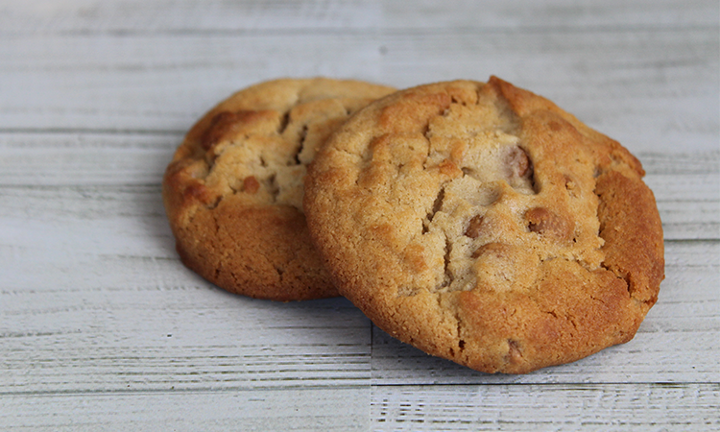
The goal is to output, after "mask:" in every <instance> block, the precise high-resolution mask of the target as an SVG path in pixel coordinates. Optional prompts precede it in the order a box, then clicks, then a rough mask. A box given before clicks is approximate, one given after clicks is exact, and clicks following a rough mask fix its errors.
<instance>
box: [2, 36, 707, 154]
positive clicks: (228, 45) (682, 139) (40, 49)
mask: <svg viewBox="0 0 720 432" xmlns="http://www.w3.org/2000/svg"><path fill="white" fill-rule="evenodd" d="M716 36H717V29H679V30H674V29H671V30H662V29H660V30H656V29H649V30H648V29H639V30H627V31H620V32H614V31H609V30H603V29H595V30H583V31H579V30H578V31H573V30H559V31H556V32H549V33H543V32H540V33H533V32H507V31H501V30H498V31H488V32H474V31H460V30H458V31H454V30H453V31H447V32H442V33H439V34H425V33H422V32H420V33H417V32H398V33H393V34H389V35H379V34H377V33H371V34H368V35H365V36H363V37H361V38H359V37H357V35H351V34H339V35H336V36H333V37H328V36H327V35H317V34H300V35H295V36H293V37H291V38H288V37H287V36H285V35H277V34H265V35H257V34H254V33H251V34H238V35H184V34H183V35H160V36H155V37H148V36H136V35H130V36H123V37H117V36H112V35H99V36H93V37H89V36H84V35H70V36H67V35H54V36H28V37H22V38H17V39H15V40H13V41H12V43H7V44H0V58H3V63H2V65H0V82H1V83H3V84H2V85H3V88H4V90H3V96H4V97H3V98H2V99H0V114H1V115H0V129H2V130H6V131H21V132H22V131H43V130H45V131H51V132H52V131H63V130H65V131H92V130H96V131H103V130H111V131H174V132H176V133H182V132H184V131H186V130H187V129H188V128H189V126H190V125H191V124H192V123H193V122H194V121H195V120H196V119H197V117H198V116H199V115H200V114H201V113H202V112H204V111H205V110H207V109H208V108H209V107H211V106H212V105H214V104H215V103H216V102H217V101H218V100H220V99H222V98H224V97H226V96H228V95H229V94H230V93H231V92H233V91H235V90H237V89H239V88H241V87H244V86H246V85H250V84H252V83H255V82H258V81H262V80H265V79H270V78H274V77H277V76H307V75H318V74H320V75H329V76H335V77H355V78H360V79H366V80H371V81H377V82H385V83H387V84H391V85H396V86H398V87H406V86H411V85H416V84H421V83H426V82H431V81H438V80H447V79H454V78H468V79H478V80H485V79H487V77H488V76H489V75H491V74H496V75H498V76H500V77H503V78H505V79H508V80H510V81H512V82H514V83H516V84H517V85H520V86H522V87H525V88H529V89H532V90H533V91H535V92H536V93H539V94H542V95H544V96H547V97H548V98H550V99H552V100H554V101H555V102H557V103H558V104H559V105H560V106H562V107H563V108H566V109H567V110H568V111H570V112H573V113H574V114H576V115H577V116H578V117H579V118H580V119H582V120H584V121H586V122H587V123H588V124H589V125H591V126H593V127H596V128H597V129H599V130H601V131H603V132H604V133H606V134H608V135H610V136H612V137H614V138H616V139H618V140H620V141H621V142H623V143H624V144H625V145H626V146H628V147H630V148H634V149H636V151H648V152H676V153H677V152H688V151H711V150H716V149H717V139H716V138H717V136H718V133H720V120H718V119H719V118H720V107H718V103H717V100H718V94H720V90H719V88H718V86H719V84H718V79H717V77H718V70H719V69H720V49H719V41H718V38H717V37H716ZM278 59H282V61H278ZM58 83H62V85H58Z"/></svg>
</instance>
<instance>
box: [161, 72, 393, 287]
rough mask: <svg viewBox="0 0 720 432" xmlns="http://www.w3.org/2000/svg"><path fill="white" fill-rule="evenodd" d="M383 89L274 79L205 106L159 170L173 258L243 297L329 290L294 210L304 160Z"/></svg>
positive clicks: (297, 209) (326, 277)
mask: <svg viewBox="0 0 720 432" xmlns="http://www.w3.org/2000/svg"><path fill="white" fill-rule="evenodd" d="M392 91H394V89H392V88H390V87H385V86H380V85H375V84H370V83H365V82H361V81H352V80H333V79H326V78H315V79H279V80H274V81H268V82H264V83H260V84H257V85H254V86H251V87H248V88H246V89H244V90H241V91H239V92H237V93H235V94H234V95H232V96H230V97H229V98H228V99H227V100H225V101H223V102H221V103H220V104H219V105H217V106H216V107H215V108H213V109H212V110H211V111H210V112H208V113H207V114H206V115H205V116H204V117H203V118H202V119H200V120H199V121H198V122H197V123H196V124H195V125H194V126H193V127H192V129H191V130H190V131H189V132H188V134H187V136H186V137H185V140H184V141H183V143H182V145H181V146H180V147H179V148H178V149H177V151H176V152H175V155H174V157H173V160H172V162H171V163H170V165H169V166H168V167H167V170H166V172H165V176H164V178H163V200H164V204H165V209H166V212H167V215H168V219H169V221H170V226H171V228H172V232H173V234H174V236H175V238H176V246H177V251H178V253H179V254H180V257H181V259H182V262H183V263H184V264H185V265H186V266H187V267H189V268H190V269H192V270H194V271H195V272H197V273H198V274H200V275H201V276H203V277H204V278H206V279H207V280H209V281H211V282H213V283H215V284H216V285H218V286H219V287H221V288H224V289H226V290H228V291H231V292H234V293H238V294H244V295H247V296H251V297H256V298H263V299H272V300H281V301H290V300H307V299H315V298H324V297H332V296H336V295H337V291H336V290H335V288H334V287H333V286H332V283H331V281H330V278H329V275H328V273H327V271H326V270H324V268H323V266H322V263H321V261H320V259H319V257H318V255H317V253H316V252H315V249H314V248H313V246H312V245H311V241H310V236H309V234H308V230H307V225H306V223H305V216H304V214H303V211H302V200H303V177H304V176H305V171H306V166H307V164H308V163H309V162H310V161H311V160H312V158H313V157H314V156H315V152H316V151H317V148H318V146H320V145H321V144H322V143H324V141H325V140H326V139H327V137H328V135H329V134H330V133H331V132H332V131H333V130H334V129H335V128H336V127H337V126H338V125H340V124H342V123H343V122H344V121H345V120H346V119H347V118H348V117H349V116H350V115H351V114H352V113H353V112H355V111H357V110H358V109H360V108H361V107H364V106H365V105H367V104H368V103H369V102H371V101H372V100H374V99H376V98H378V97H381V96H384V95H386V94H388V93H390V92H392Z"/></svg>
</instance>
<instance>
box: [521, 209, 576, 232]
mask: <svg viewBox="0 0 720 432" xmlns="http://www.w3.org/2000/svg"><path fill="white" fill-rule="evenodd" d="M525 220H527V222H528V229H529V230H530V231H532V232H535V233H538V234H540V235H551V236H554V237H558V238H560V239H568V238H569V237H570V235H571V234H572V226H571V224H570V222H569V221H567V220H565V219H563V218H562V217H560V216H558V215H556V214H555V213H552V212H551V211H549V210H548V209H546V208H544V207H535V208H532V209H530V210H528V211H527V213H525Z"/></svg>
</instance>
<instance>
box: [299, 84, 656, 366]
mask: <svg viewBox="0 0 720 432" xmlns="http://www.w3.org/2000/svg"><path fill="white" fill-rule="evenodd" d="M643 175H644V171H643V169H642V167H641V165H640V162H639V161H638V160H637V159H636V158H635V157H633V156H632V155H631V154H630V153H629V152H628V151H627V150H626V149H625V148H623V147H622V146H621V145H620V144H619V143H617V142H616V141H613V140H612V139H610V138H608V137H606V136H604V135H602V134H600V133H598V132H596V131H594V130H592V129H590V128H589V127H587V126H585V125H584V124H582V123H581V122H580V121H578V120H577V119H576V118H575V117H573V116H572V115H570V114H568V113H566V112H564V111H563V110H561V109H560V108H558V107H557V106H556V105H554V104H553V103H552V102H550V101H548V100H546V99H544V98H542V97H540V96H537V95H534V94H533V93H530V92H528V91H525V90H522V89H519V88H516V87H514V86H513V85H511V84H509V83H507V82H504V81H502V80H500V79H498V78H495V77H491V79H490V80H489V82H488V83H487V84H483V83H479V82H472V81H454V82H444V83H437V84H429V85H424V86H420V87H416V88H412V89H408V90H404V91H400V92H397V93H395V94H393V95H391V96H388V97H386V98H383V99H380V100H378V101H376V102H374V103H372V104H370V105H369V106H367V107H366V108H364V109H363V110H361V111H360V112H358V113H357V114H356V115H355V116H353V118H352V119H350V120H349V121H348V122H347V123H345V124H344V125H343V126H342V127H341V128H339V129H338V130H337V131H336V132H335V134H334V135H333V137H332V138H331V139H329V140H328V143H327V145H326V146H325V147H324V148H323V149H322V150H321V151H320V152H319V153H318V155H317V157H316V158H315V161H314V162H313V164H312V165H311V166H310V169H309V172H308V175H307V177H306V183H305V187H306V193H305V212H306V215H307V220H308V225H309V228H310V232H311V235H312V237H313V239H314V241H315V242H316V246H317V247H318V250H319V251H320V253H321V255H322V256H323V258H324V260H325V261H326V265H327V267H328V269H329V270H330V272H331V274H332V276H333V279H334V282H335V284H336V286H337V287H338V290H339V291H340V293H341V294H342V295H344V296H346V297H347V298H348V299H350V300H351V301H352V302H353V303H354V304H355V305H357V306H358V307H359V308H360V309H361V310H362V311H363V312H364V313H365V314H366V315H367V316H368V317H369V318H370V319H371V320H372V321H373V322H374V323H375V324H376V325H378V326H379V327H380V328H382V329H383V330H385V331H386V332H388V333H389V334H391V335H392V336H394V337H396V338H398V339H400V340H401V341H404V342H406V343H409V344H412V345H414V346H416V347H418V348H420V349H422V350H424V351H425V352H427V353H429V354H433V355H435V356H440V357H444V358H447V359H450V360H453V361H455V362H457V363H460V364H462V365H466V366H468V367H470V368H473V369H476V370H479V371H483V372H489V373H495V372H503V373H526V372H530V371H532V370H535V369H538V368H541V367H545V366H550V365H556V364H561V363H566V362H571V361H574V360H577V359H580V358H583V357H585V356H588V355H590V354H592V353H595V352H597V351H599V350H601V349H603V348H605V347H608V346H611V345H614V344H618V343H623V342H627V341H629V340H630V339H631V338H632V337H633V336H634V334H635V332H636V331H637V328H638V326H639V325H640V322H641V321H642V320H643V318H644V316H645V314H646V313H647V311H648V310H649V309H650V307H651V306H652V305H653V304H654V303H655V301H656V299H657V295H658V290H659V285H660V282H661V280H662V279H663V278H664V258H663V237H662V227H661V223H660V218H659V215H658V211H657V207H656V204H655V199H654V197H653V194H652V192H651V191H650V189H648V188H647V186H646V185H645V184H644V183H643V181H642V176H643Z"/></svg>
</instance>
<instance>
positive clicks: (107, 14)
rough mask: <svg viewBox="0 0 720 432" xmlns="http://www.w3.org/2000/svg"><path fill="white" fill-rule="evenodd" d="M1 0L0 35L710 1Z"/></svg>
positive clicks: (525, 23)
mask: <svg viewBox="0 0 720 432" xmlns="http://www.w3.org/2000/svg"><path fill="white" fill-rule="evenodd" d="M11 3H12V2H11V1H9V0H4V1H3V2H0V7H2V6H3V4H6V6H5V8H4V10H3V12H4V13H3V14H2V15H1V16H0V34H33V33H58V32H73V33H85V34H87V33H98V32H101V33H117V34H127V33H132V32H142V33H150V32H154V33H156V32H214V33H217V32H237V31H242V32H247V31H255V32H262V31H266V32H267V31H274V32H288V31H312V32H318V31H327V30H334V31H336V32H339V31H344V32H347V31H355V32H357V31H369V30H373V29H383V30H397V29H423V31H428V30H433V29H448V28H477V27H490V28H498V27H500V28H514V29H517V28H521V29H525V30H527V29H528V28H529V29H535V28H553V27H556V28H557V27H560V28H569V27H575V28H588V27H593V26H612V27H623V26H629V27H638V26H653V27H656V26H663V27H677V26H703V25H706V26H707V25H716V24H717V23H718V19H717V7H716V6H717V5H716V4H715V3H714V2H713V1H711V0H696V1H693V2H691V3H681V2H678V1H673V0H663V1H658V0H634V1H631V2H628V1H621V0H612V1H605V2H601V3H599V2H591V1H583V2H578V1H570V0H552V1H543V2H537V1H532V0H523V1H514V2H512V4H510V3H507V2H500V1H496V2H473V1H467V0H461V1H457V0H450V1H443V2H437V1H432V0H422V1H412V2H402V1H392V0H370V1H367V0H366V1H359V0H331V1H327V0H325V1H320V0H304V1H293V0H272V1H263V2H258V1H249V0H243V1H233V2H223V1H220V0H211V1H199V0H182V1H178V0H159V1H152V2H148V1H142V0H130V1H128V0H112V1H107V0H105V1H100V0H83V1H80V0H76V1H72V2H20V3H12V6H10V4H11Z"/></svg>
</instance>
